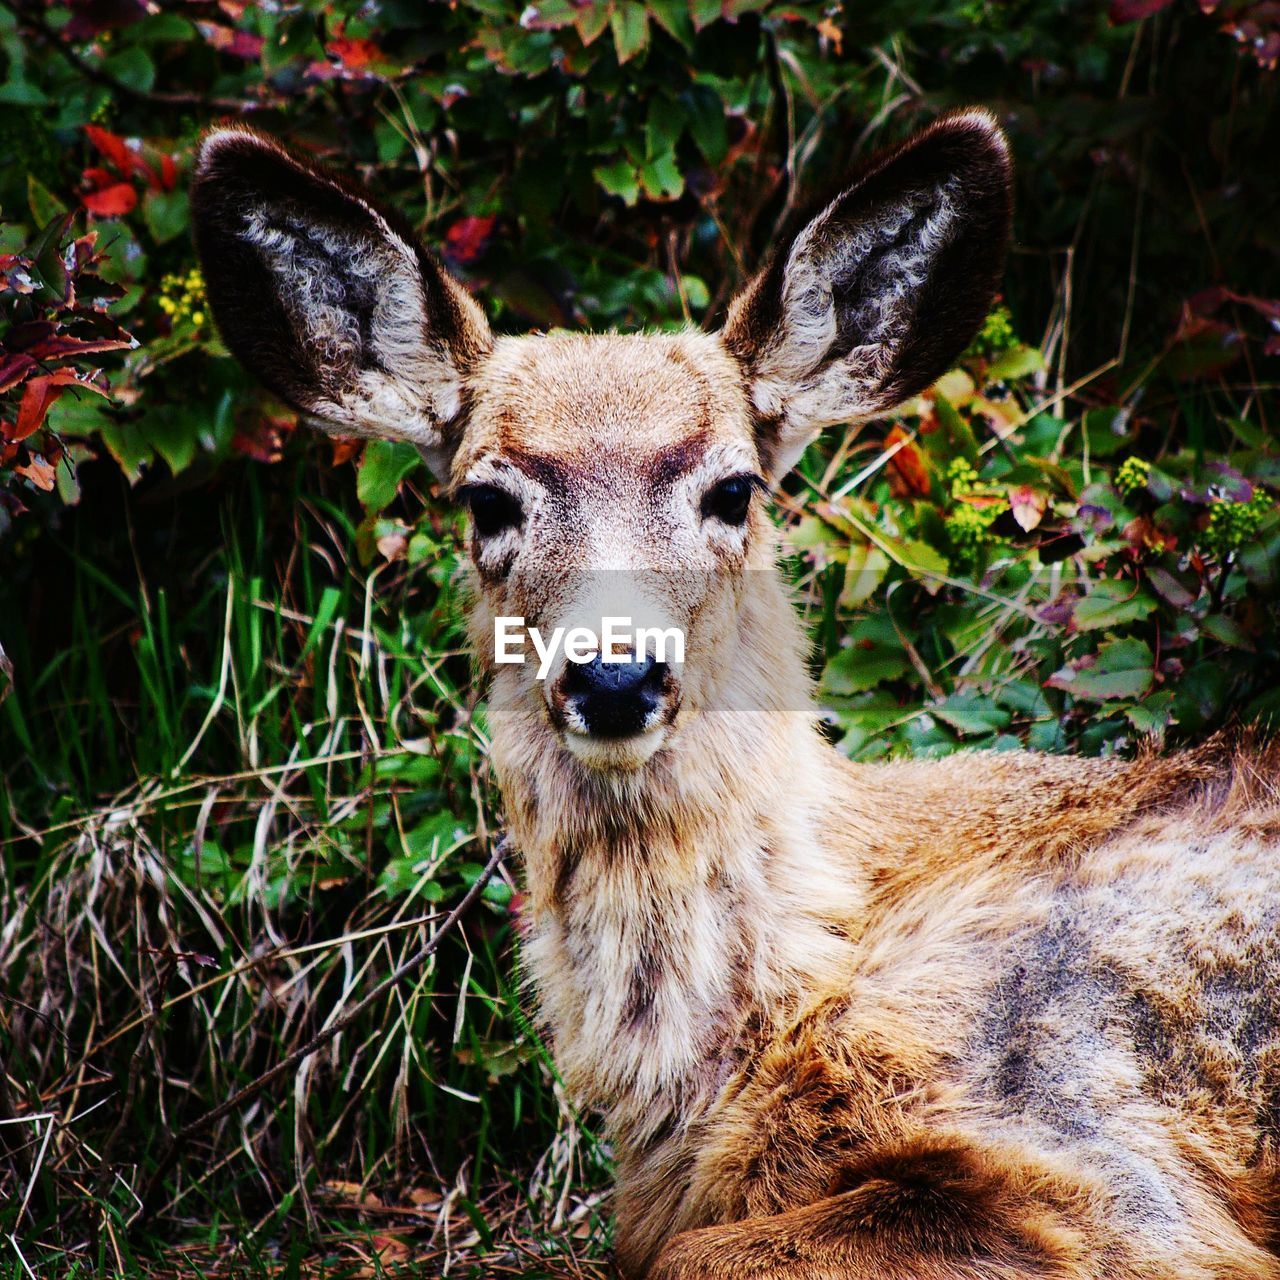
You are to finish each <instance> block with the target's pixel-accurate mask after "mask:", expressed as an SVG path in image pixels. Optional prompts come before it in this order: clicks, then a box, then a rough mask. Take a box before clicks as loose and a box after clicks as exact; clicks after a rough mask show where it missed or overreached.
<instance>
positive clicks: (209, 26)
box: [196, 22, 266, 61]
mask: <svg viewBox="0 0 1280 1280" xmlns="http://www.w3.org/2000/svg"><path fill="white" fill-rule="evenodd" d="M196 29H197V30H198V31H199V32H200V34H201V35H202V36H204V38H205V42H206V43H207V44H209V45H211V46H212V47H213V48H215V49H217V50H218V52H219V53H229V54H232V55H233V56H234V57H237V58H245V59H247V60H249V61H256V60H257V59H258V58H260V57H262V46H263V45H264V44H265V43H266V42H265V41H264V40H263V38H262V37H261V36H255V35H250V34H249V32H247V31H237V30H235V29H234V28H233V27H224V26H220V25H219V24H218V23H216V22H197V23H196Z"/></svg>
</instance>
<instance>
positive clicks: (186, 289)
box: [159, 267, 205, 329]
mask: <svg viewBox="0 0 1280 1280" xmlns="http://www.w3.org/2000/svg"><path fill="white" fill-rule="evenodd" d="M159 302H160V310H161V311H163V312H164V313H165V315H167V316H168V317H169V319H170V320H172V321H173V322H174V324H177V323H178V322H179V321H182V320H190V321H191V323H192V324H193V325H195V326H196V328H197V329H198V328H199V327H200V326H201V325H202V324H204V320H205V313H204V308H205V296H204V276H202V275H201V274H200V271H199V268H197V267H192V268H191V270H190V271H188V272H187V274H186V275H182V274H181V273H177V274H175V273H172V272H171V273H170V274H169V275H167V276H165V277H164V279H163V280H161V281H160V298H159Z"/></svg>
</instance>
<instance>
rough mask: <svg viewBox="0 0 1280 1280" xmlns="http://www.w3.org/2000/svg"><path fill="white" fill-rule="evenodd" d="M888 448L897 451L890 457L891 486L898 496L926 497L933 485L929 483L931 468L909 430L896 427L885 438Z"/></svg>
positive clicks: (885, 444)
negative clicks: (911, 437) (910, 435)
mask: <svg viewBox="0 0 1280 1280" xmlns="http://www.w3.org/2000/svg"><path fill="white" fill-rule="evenodd" d="M884 447H885V449H886V450H889V449H894V448H895V447H896V452H895V453H894V454H893V456H892V457H891V458H890V459H889V462H888V474H889V488H890V489H891V490H892V491H893V494H894V496H895V497H898V498H913V497H916V498H926V497H928V496H929V491H930V489H931V488H932V486H931V485H930V483H929V468H928V467H927V466H926V465H925V461H924V455H923V454H921V452H920V450H919V449H917V448H916V446H915V445H914V444H913V443H912V442H911V439H910V437H909V436H908V434H907V432H906V431H904V430H903V429H902V428H901V427H894V428H893V429H892V430H891V431H890V432H889V434H888V435H887V436H885V438H884Z"/></svg>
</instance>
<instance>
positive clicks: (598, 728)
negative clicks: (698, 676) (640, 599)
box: [564, 654, 667, 738]
mask: <svg viewBox="0 0 1280 1280" xmlns="http://www.w3.org/2000/svg"><path fill="white" fill-rule="evenodd" d="M666 682H667V664H666V663H665V662H658V661H657V660H656V659H655V658H653V657H652V656H651V655H646V656H645V657H644V658H642V659H641V660H640V661H639V662H605V661H604V660H603V659H602V658H601V657H600V655H599V654H596V656H595V657H594V658H591V659H589V660H588V661H586V662H569V663H566V665H565V672H564V692H565V696H566V698H567V699H568V701H569V702H570V703H571V704H572V706H573V708H574V710H575V711H576V712H577V713H578V715H579V716H581V718H582V721H583V723H584V724H585V725H586V727H587V731H588V732H589V733H591V734H593V735H594V736H596V737H599V738H628V737H630V736H631V735H632V734H636V733H641V732H642V731H643V730H645V729H646V728H649V727H650V726H649V724H648V723H647V722H648V720H649V717H650V716H651V715H652V714H653V713H654V712H655V711H656V710H657V709H658V704H659V702H660V701H661V698H662V695H663V692H664V691H665V687H666Z"/></svg>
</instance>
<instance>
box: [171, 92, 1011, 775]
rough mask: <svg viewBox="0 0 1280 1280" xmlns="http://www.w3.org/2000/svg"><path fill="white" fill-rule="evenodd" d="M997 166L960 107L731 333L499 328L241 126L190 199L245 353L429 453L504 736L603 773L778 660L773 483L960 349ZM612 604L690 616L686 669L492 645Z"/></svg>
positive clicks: (225, 311) (226, 327)
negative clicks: (454, 508)
mask: <svg viewBox="0 0 1280 1280" xmlns="http://www.w3.org/2000/svg"><path fill="white" fill-rule="evenodd" d="M1009 179H1010V163H1009V154H1008V148H1007V144H1006V142H1005V140H1004V137H1003V135H1002V134H1001V132H1000V130H999V128H998V127H997V126H996V124H995V122H994V121H993V119H992V118H991V117H990V116H989V115H987V114H986V113H985V112H982V111H977V110H967V111H960V112H956V113H953V114H950V115H947V116H945V117H943V118H941V119H940V120H938V121H937V122H936V123H934V124H933V125H932V126H930V127H929V128H927V129H925V130H924V131H922V132H921V133H919V134H917V135H916V136H914V137H913V138H911V139H910V140H908V141H907V142H906V143H905V144H903V145H902V146H899V147H897V148H896V149H893V150H891V151H887V152H885V153H882V154H880V155H877V156H875V157H874V158H873V159H872V160H871V161H870V162H869V163H868V164H867V165H865V166H864V167H863V168H862V169H861V170H860V171H858V172H857V173H855V174H854V175H853V176H852V177H851V178H850V179H849V181H848V182H847V183H846V185H845V186H844V188H843V190H841V192H840V194H838V195H837V196H836V198H835V199H834V200H832V201H831V202H830V203H829V204H827V205H826V206H825V207H824V208H822V209H821V211H820V212H819V213H818V214H817V216H816V217H814V218H813V219H812V220H811V221H809V222H808V223H807V224H806V225H804V226H803V227H802V229H801V230H800V231H799V233H798V234H796V235H795V236H794V237H793V238H791V239H790V240H789V241H788V242H787V243H785V244H784V245H783V246H782V247H781V249H780V251H779V252H778V253H777V254H776V256H775V257H774V259H773V260H772V262H771V264H770V265H768V266H767V267H766V268H765V269H764V270H763V271H762V272H761V273H760V274H759V275H758V276H756V277H755V278H754V279H753V280H752V281H751V282H750V283H749V284H748V285H747V286H746V287H745V288H744V289H743V290H742V292H741V293H740V294H739V295H738V297H737V298H736V299H735V300H734V302H733V303H732V305H731V307H730V309H729V314H728V319H727V322H726V323H725V325H724V327H723V329H722V330H720V331H719V332H717V333H701V332H695V331H689V332H683V333H676V334H638V335H632V336H620V335H598V336H589V335H576V334H573V335H561V334H552V335H534V336H525V337H495V336H494V335H493V334H492V333H491V332H490V329H489V326H488V324H487V322H486V320H485V318H484V314H483V312H482V311H481V310H480V308H479V307H478V306H477V305H476V304H475V302H473V301H472V299H471V298H470V296H469V295H468V294H467V293H466V292H465V290H463V289H462V287H461V286H460V285H458V284H457V283H456V282H455V281H453V280H451V279H450V278H449V276H448V275H447V274H446V273H445V272H444V270H443V269H442V267H441V266H440V264H439V262H438V261H437V260H436V259H435V258H434V257H433V256H432V255H431V254H430V253H428V252H427V251H426V250H425V249H424V248H423V247H422V246H421V245H420V244H419V243H418V241H417V239H416V238H415V236H414V235H413V233H412V232H411V230H410V229H409V228H408V226H407V225H406V224H405V223H404V222H403V221H402V220H401V219H400V218H398V217H396V216H395V215H393V214H392V213H390V212H387V211H385V210H382V209H380V208H379V207H378V206H377V205H376V204H375V202H374V201H373V199H372V198H371V197H370V196H369V195H368V194H366V193H365V192H363V191H361V190H360V189H358V188H356V187H354V186H352V185H350V184H348V183H346V182H344V181H343V180H341V179H340V178H338V177H336V176H334V175H333V174H331V173H330V172H328V171H327V170H324V169H322V168H321V167H319V166H317V165H316V164H314V163H312V162H311V161H309V160H307V159H304V158H303V157H301V156H300V155H298V154H296V153H294V152H292V151H290V150H287V149H286V148H284V147H282V146H281V145H280V144H279V143H277V142H275V141H273V140H271V139H269V138H266V137H263V136H261V135H259V134H257V133H253V132H251V131H249V130H247V129H240V128H231V129H222V130H219V131H217V132H214V133H213V134H211V135H210V136H209V137H208V138H207V139H206V140H205V142H204V144H203V147H202V149H201V152H200V158H199V164H198V167H197V171H196V176H195V180H194V185H193V188H192V206H193V211H194V219H195V227H196V242H197V247H198V249H199V253H200V257H201V259H202V262H203V266H204V272H205V277H206V280H207V282H208V293H209V300H210V303H211V306H212V310H213V314H214V316H215V318H216V320H217V323H218V326H219V328H220V330H221V332H222V334H223V336H224V338H225V340H226V342H227V345H228V346H229V347H230V349H231V350H232V351H233V352H234V353H235V354H236V355H237V356H238V357H239V358H240V359H241V360H242V361H243V362H244V363H245V364H246V365H248V367H249V368H250V369H251V370H252V371H254V372H255V373H256V374H257V375H258V377H259V378H261V380H262V381H263V382H264V383H265V384H266V385H267V386H268V387H270V388H271V389H272V390H273V391H275V392H276V393H277V394H279V395H281V396H282V397H284V398H285V399H286V400H288V401H289V402H290V403H292V404H293V405H294V406H296V407H297V408H298V409H300V410H302V411H304V412H306V413H307V414H309V415H311V416H312V418H313V419H314V421H315V423H316V425H318V426H320V427H322V428H324V429H327V430H330V431H333V432H336V433H339V434H345V435H352V434H354V435H365V436H382V437H386V438H390V439H396V440H403V441H408V442H410V443H412V444H414V445H416V446H417V447H418V448H419V449H420V450H421V452H422V454H423V456H424V457H425V458H426V460H427V461H428V463H429V464H430V466H431V467H432V469H433V470H434V471H435V473H436V475H437V476H438V477H439V479H440V481H441V483H442V485H443V486H445V488H446V489H447V491H448V492H449V493H451V494H452V495H454V496H455V497H456V498H457V499H458V500H459V501H461V502H463V503H465V504H466V506H467V507H468V508H469V510H470V513H471V540H470V550H471V559H472V561H473V564H474V567H475V571H476V579H477V587H478V589H477V600H476V605H475V609H474V611H473V628H474V634H475V638H476V641H477V648H478V649H479V651H480V652H481V654H482V656H485V657H487V659H488V665H489V667H490V671H491V674H492V677H493V695H492V700H491V705H492V707H493V709H494V720H495V730H496V722H497V720H498V718H499V715H500V714H501V715H502V716H503V717H505V718H506V720H507V722H508V724H509V725H510V726H513V727H514V729H515V730H516V731H518V732H519V733H520V734H522V735H523V736H524V738H525V740H526V741H529V742H532V743H535V744H537V749H538V750H541V749H542V747H544V746H547V747H549V748H550V749H551V751H552V752H553V753H555V754H557V756H558V757H559V758H561V759H562V760H564V761H567V762H573V763H572V767H574V768H576V769H579V770H582V771H585V773H587V774H593V775H596V776H599V775H606V776H615V775H618V774H620V773H623V772H626V771H639V770H642V769H644V768H645V766H646V765H647V764H648V763H649V762H650V761H652V760H653V759H654V757H655V756H658V755H660V754H661V753H662V752H663V750H664V748H665V749H666V751H667V752H668V753H669V752H672V751H676V750H677V749H678V748H679V744H680V742H681V740H682V738H684V739H688V738H689V735H690V734H691V733H692V732H693V727H694V726H696V725H697V724H698V722H699V720H700V719H701V718H704V717H705V716H706V715H707V714H709V713H710V712H712V711H714V710H715V709H716V708H717V707H718V706H720V705H723V703H724V701H725V700H726V699H730V700H731V699H732V696H733V687H734V679H735V672H737V671H739V670H740V669H741V668H743V667H745V666H750V667H751V668H752V671H753V679H754V680H756V681H757V682H759V681H761V680H764V681H766V682H767V681H768V679H769V674H768V669H769V663H770V660H771V657H777V656H778V655H776V654H774V655H770V654H769V653H768V652H767V651H766V652H761V647H762V643H764V642H763V641H762V637H761V636H760V634H758V630H757V632H756V633H755V634H753V633H752V627H753V625H757V626H758V621H759V620H758V618H757V619H756V623H755V624H753V623H752V622H751V615H750V610H749V609H745V608H744V600H745V599H746V598H747V597H748V596H749V595H750V593H751V587H750V585H749V579H750V577H751V574H750V571H751V570H753V569H768V568H770V567H771V566H772V564H773V560H774V555H775V550H774V541H773V537H772V526H771V523H770V521H769V520H768V518H767V515H766V513H765V511H764V509H763V506H764V503H765V501H766V499H767V494H768V491H769V489H770V487H771V486H772V485H773V484H774V483H775V482H776V481H777V480H778V479H779V478H780V477H781V476H782V475H783V474H784V473H785V472H786V471H787V470H788V469H789V468H790V467H791V466H792V465H793V464H794V463H795V461H796V460H797V459H798V458H799V456H800V454H801V453H802V452H803V450H804V448H805V446H806V445H807V443H808V442H809V441H810V440H811V439H812V438H813V437H814V436H815V435H816V434H817V433H818V432H819V431H821V430H823V429H824V428H826V427H830V426H833V425H835V424H837V423H853V422H857V421H859V420H862V419H865V418H868V417H871V416H873V415H876V414H878V413H881V412H883V411H885V410H887V409H889V408H891V407H893V406H894V405H896V404H898V403H900V402H902V401H903V400H905V399H907V398H908V397H910V396H913V395H915V394H917V393H918V392H920V391H922V390H923V389H925V388H926V387H928V386H929V385H930V384H931V383H932V382H933V381H934V380H935V379H936V378H937V377H938V376H939V375H940V374H942V373H943V372H944V371H945V370H946V369H947V368H948V366H949V365H950V364H951V362H952V361H953V360H954V359H955V358H956V356H958V355H959V353H960V352H961V351H962V350H963V348H964V347H965V345H966V343H967V342H968V341H969V340H970V338H971V337H972V335H973V333H974V331H975V330H976V328H977V326H978V325H979V324H980V322H981V321H982V319H983V317H984V316H985V314H986V311H987V308H988V306H989V304H990V301H991V297H992V294H993V291H994V289H995V286H996V282H997V280H998V277H999V274H1000V271H1001V266H1002V261H1003V255H1004V250H1005V244H1006V240H1007V237H1008V230H1009ZM757 576H759V575H757ZM611 616H612V617H625V618H629V619H630V620H631V624H632V626H633V627H644V628H645V630H646V632H648V633H649V634H650V635H653V636H657V635H659V634H661V633H663V632H670V631H671V630H672V629H674V630H676V631H678V632H679V633H681V634H682V635H683V637H684V654H683V661H682V662H677V661H674V660H673V659H672V658H671V657H670V656H666V657H664V656H663V655H660V654H658V653H657V652H656V645H654V646H653V647H652V648H651V647H650V646H648V645H647V644H646V645H644V646H643V647H642V648H640V649H634V650H633V651H632V652H631V653H630V654H629V655H628V657H629V660H627V661H621V662H607V661H602V660H601V657H600V655H598V654H592V653H591V652H590V651H587V652H585V653H584V652H582V651H581V650H579V652H578V653H577V654H576V655H574V656H575V660H574V661H567V660H566V658H565V655H564V654H563V652H560V653H558V654H557V656H556V658H555V660H554V661H553V662H549V663H547V664H543V665H545V666H546V668H547V669H546V670H545V671H544V673H543V674H544V678H542V679H539V678H538V665H539V664H537V663H536V662H533V661H530V662H525V663H524V664H523V665H514V664H506V663H498V662H495V661H494V659H495V658H496V656H497V655H496V654H495V652H494V643H493V634H494V619H496V618H499V617H520V618H523V619H524V621H525V623H526V624H527V625H528V626H530V627H533V626H536V627H538V628H539V630H540V632H541V634H543V635H544V636H546V635H551V634H554V632H555V630H556V628H566V629H567V628H572V627H574V626H578V625H582V626H585V627H587V628H588V629H590V630H593V631H595V632H596V633H597V634H599V632H600V630H601V629H602V620H603V619H604V618H606V617H611ZM777 643H780V644H782V645H783V647H786V644H787V643H789V642H786V641H778V642H777ZM765 648H766V649H767V644H766V645H765ZM606 656H608V655H606ZM784 656H785V657H787V658H788V660H790V659H791V658H792V657H795V656H797V655H792V654H790V653H788V654H786V655H784ZM793 665H794V666H795V668H796V669H797V670H798V669H799V666H800V664H799V662H798V660H797V661H795V662H794V664H793Z"/></svg>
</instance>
